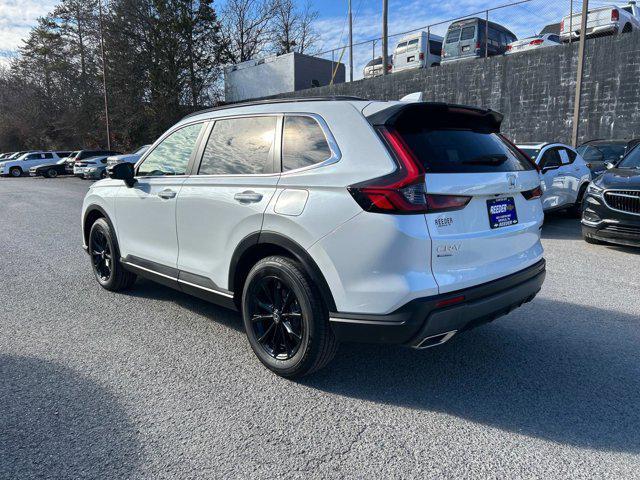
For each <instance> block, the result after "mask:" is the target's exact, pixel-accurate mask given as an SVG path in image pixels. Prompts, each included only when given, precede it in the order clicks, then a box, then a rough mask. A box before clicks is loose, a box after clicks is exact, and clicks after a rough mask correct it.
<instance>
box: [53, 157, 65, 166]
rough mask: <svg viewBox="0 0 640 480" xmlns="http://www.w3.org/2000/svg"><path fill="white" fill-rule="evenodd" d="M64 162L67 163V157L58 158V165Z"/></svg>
mask: <svg viewBox="0 0 640 480" xmlns="http://www.w3.org/2000/svg"><path fill="white" fill-rule="evenodd" d="M63 163H67V159H66V158H63V159H62V160H58V161H57V162H56V165H62V164H63Z"/></svg>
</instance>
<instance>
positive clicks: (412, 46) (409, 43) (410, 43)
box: [407, 38, 418, 52]
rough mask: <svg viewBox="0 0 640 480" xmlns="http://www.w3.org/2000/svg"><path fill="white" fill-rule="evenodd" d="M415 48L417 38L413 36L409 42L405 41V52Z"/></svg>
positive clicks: (416, 47)
mask: <svg viewBox="0 0 640 480" xmlns="http://www.w3.org/2000/svg"><path fill="white" fill-rule="evenodd" d="M417 49H418V39H417V38H414V39H413V40H409V42H408V43H407V52H411V51H413V50H417Z"/></svg>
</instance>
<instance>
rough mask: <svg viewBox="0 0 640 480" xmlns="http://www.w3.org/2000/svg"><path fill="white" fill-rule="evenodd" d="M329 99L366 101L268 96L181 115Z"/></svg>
mask: <svg viewBox="0 0 640 480" xmlns="http://www.w3.org/2000/svg"><path fill="white" fill-rule="evenodd" d="M331 101H367V99H366V98H360V97H350V96H348V95H336V96H328V97H291V98H268V99H265V100H255V101H249V102H239V103H230V104H228V105H221V106H219V107H212V108H206V109H204V110H199V111H197V112H193V113H190V114H189V115H186V116H185V117H183V120H184V119H185V118H190V117H195V116H196V115H201V114H203V113H209V112H217V111H218V110H227V109H229V108H238V107H250V106H253V105H270V104H274V103H297V102H331Z"/></svg>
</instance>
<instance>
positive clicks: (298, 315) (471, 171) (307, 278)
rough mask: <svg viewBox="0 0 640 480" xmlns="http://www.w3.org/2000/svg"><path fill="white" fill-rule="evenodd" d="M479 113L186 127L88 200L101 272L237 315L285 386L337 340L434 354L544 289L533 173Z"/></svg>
mask: <svg viewBox="0 0 640 480" xmlns="http://www.w3.org/2000/svg"><path fill="white" fill-rule="evenodd" d="M501 120H502V116H501V115H500V114H498V113H496V112H492V111H490V110H480V109H476V108H471V107H463V106H455V105H445V104H433V103H406V102H369V101H364V100H360V99H353V98H348V97H343V98H332V99H306V100H288V101H285V100H282V101H277V102H274V101H267V102H259V103H253V104H245V105H236V106H230V107H221V108H217V109H213V110H209V111H205V112H201V113H197V114H194V115H191V116H189V117H186V118H184V119H183V120H182V121H180V122H179V123H178V124H177V125H175V126H174V127H172V128H171V129H170V130H169V131H167V132H166V133H165V134H164V135H163V136H162V137H161V138H160V139H159V140H158V141H156V142H155V144H154V145H153V146H152V147H151V148H150V149H149V150H148V151H147V152H146V153H145V155H143V157H142V158H141V159H140V161H139V162H138V163H137V164H136V165H135V167H134V166H133V165H131V164H128V163H122V164H118V165H115V166H114V167H113V169H112V171H111V173H110V177H111V178H108V179H105V180H101V181H99V182H96V183H95V184H93V185H92V186H91V188H90V189H89V192H88V193H87V195H86V197H85V200H84V205H83V214H82V231H83V238H84V244H85V249H86V250H87V251H88V253H89V255H90V257H91V261H92V267H93V271H94V273H95V276H96V278H97V280H98V282H99V283H100V285H102V286H103V287H104V288H106V289H108V290H112V291H118V290H122V289H125V288H128V287H131V285H132V284H133V283H134V281H135V278H136V275H140V276H143V277H148V278H151V279H153V280H156V281H158V282H159V283H163V284H165V285H169V286H171V287H174V288H177V289H179V290H182V291H184V292H188V293H191V294H194V295H196V296H199V297H202V298H205V299H208V300H211V301H213V302H216V303H218V304H221V305H224V306H227V307H230V308H235V309H238V310H240V311H241V312H242V315H243V319H244V326H245V329H246V333H247V337H248V339H249V343H250V344H251V347H252V348H253V350H254V352H255V353H256V355H257V356H258V358H259V359H260V360H261V361H262V362H263V363H264V365H266V366H267V367H268V368H270V369H271V370H273V371H274V372H276V373H278V374H279V375H282V376H285V377H296V376H300V375H304V374H307V373H310V372H312V371H314V370H317V369H318V368H320V367H322V366H323V365H325V364H326V363H327V362H328V361H329V360H330V359H331V357H332V356H333V354H334V352H335V350H336V346H337V344H338V342H339V341H370V342H384V343H395V344H403V345H408V346H411V347H415V348H426V347H431V346H434V345H439V344H441V343H444V342H445V341H447V340H449V339H450V338H451V337H452V336H454V334H456V333H457V332H461V331H463V330H467V329H469V328H471V327H474V326H476V325H479V324H481V323H484V322H488V321H490V320H493V319H494V318H496V317H498V316H501V315H504V314H506V313H508V312H509V311H511V310H512V309H514V308H516V307H518V306H520V305H521V304H523V303H524V302H528V301H530V300H531V299H533V297H534V296H535V295H536V293H537V292H538V291H539V290H540V288H541V285H542V282H543V280H544V276H545V262H544V259H543V257H542V254H543V251H542V246H541V243H540V229H541V226H542V222H543V211H542V205H541V202H540V199H539V196H540V193H541V192H540V178H539V176H538V172H537V171H536V169H535V166H534V165H533V164H532V163H531V162H529V160H528V159H527V158H526V157H524V155H522V154H521V153H520V152H519V151H518V150H517V149H515V147H513V145H511V144H510V143H508V142H507V141H506V140H505V139H503V138H502V137H501V136H500V135H499V133H498V131H499V128H500V123H501Z"/></svg>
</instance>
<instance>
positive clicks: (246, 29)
mask: <svg viewBox="0 0 640 480" xmlns="http://www.w3.org/2000/svg"><path fill="white" fill-rule="evenodd" d="M278 4H279V0H228V1H227V4H226V5H225V8H224V10H223V11H222V18H223V31H224V36H225V40H226V42H225V43H226V44H227V45H229V58H230V59H231V60H232V61H233V62H235V63H238V62H244V61H245V60H251V59H252V58H255V57H256V56H257V55H259V54H261V53H263V52H264V51H265V50H266V49H267V46H268V45H269V43H270V38H269V37H270V36H271V24H272V21H273V19H274V16H275V14H276V11H277V8H278Z"/></svg>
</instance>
